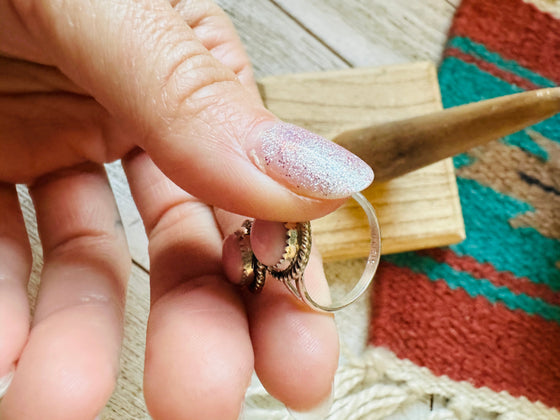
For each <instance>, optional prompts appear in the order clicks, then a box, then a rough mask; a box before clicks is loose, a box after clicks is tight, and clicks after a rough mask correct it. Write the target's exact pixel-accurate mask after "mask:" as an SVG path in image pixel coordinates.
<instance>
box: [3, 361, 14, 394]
mask: <svg viewBox="0 0 560 420" xmlns="http://www.w3.org/2000/svg"><path fill="white" fill-rule="evenodd" d="M14 372H15V368H12V370H11V371H10V372H9V373H8V374H7V375H4V376H3V377H1V378H0V398H2V397H3V396H4V395H6V392H8V387H9V386H10V384H11V383H12V379H14Z"/></svg>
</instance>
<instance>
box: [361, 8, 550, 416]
mask: <svg viewBox="0 0 560 420" xmlns="http://www.w3.org/2000/svg"><path fill="white" fill-rule="evenodd" d="M559 10H560V3H559V2H554V1H547V2H544V1H543V2H540V3H536V2H535V3H528V2H523V1H521V0H500V1H496V0H464V1H463V2H462V3H461V5H460V7H459V9H458V11H457V13H456V16H455V18H454V21H453V26H452V28H451V30H450V35H449V39H448V43H447V45H446V49H445V52H444V57H443V59H442V63H441V66H440V70H439V81H440V86H441V92H442V98H443V102H444V106H445V107H452V106H457V105H462V104H465V103H469V102H475V101H479V100H482V99H488V98H492V97H496V96H501V95H507V94H512V93H516V92H520V91H523V90H530V89H537V88H544V87H553V86H555V85H558V84H559V83H560V20H559V16H558V15H557V17H554V15H553V14H554V13H555V12H556V13H558V11H559ZM559 142H560V117H559V116H556V117H554V118H551V119H549V120H547V121H544V122H542V123H540V124H537V125H535V126H533V127H531V128H530V129H526V130H523V131H522V132H519V133H516V134H514V135H511V136H508V137H506V138H504V139H502V140H500V141H495V142H492V143H490V144H488V145H487V146H484V147H480V148H476V149H474V150H472V151H470V152H469V153H466V154H463V155H460V156H457V157H455V158H454V163H455V167H456V173H457V180H458V186H459V193H460V197H461V204H462V209H463V215H464V219H465V225H466V232H467V239H466V240H465V241H463V242H462V243H460V244H457V245H454V246H451V247H449V248H443V249H429V250H424V251H419V252H413V253H406V254H399V255H391V256H387V257H386V258H384V261H383V263H382V265H381V267H380V271H379V272H378V275H377V276H376V286H375V290H374V294H373V298H372V299H373V302H372V308H373V313H372V319H371V332H370V344H371V348H370V349H369V350H368V354H367V357H366V359H367V362H369V363H370V364H371V366H372V367H373V368H374V370H376V379H374V380H373V381H372V382H371V383H386V384H391V385H393V386H395V387H397V388H399V389H401V390H406V393H405V394H403V395H402V396H401V397H400V398H405V399H406V401H405V400H403V401H402V402H398V403H399V404H403V403H407V402H410V401H411V400H415V399H421V398H423V397H424V398H425V397H429V398H435V400H434V401H435V404H436V405H437V407H436V408H437V409H434V411H433V412H431V413H430V414H428V415H427V416H426V418H430V419H435V418H446V419H471V418H473V419H474V418H492V419H494V418H498V419H500V420H505V419H518V418H519V419H560V414H559V411H558V409H560V293H559V289H560V143H559ZM367 362H366V363H367ZM399 395H400V394H399ZM379 401H380V402H381V400H379ZM371 418H377V417H371Z"/></svg>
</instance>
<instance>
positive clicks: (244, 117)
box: [13, 0, 373, 220]
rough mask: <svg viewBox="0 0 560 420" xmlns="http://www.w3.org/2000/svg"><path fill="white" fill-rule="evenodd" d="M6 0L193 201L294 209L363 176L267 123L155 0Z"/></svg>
mask: <svg viewBox="0 0 560 420" xmlns="http://www.w3.org/2000/svg"><path fill="white" fill-rule="evenodd" d="M13 1H14V4H15V6H16V8H17V10H18V11H19V14H20V16H21V18H22V19H23V21H25V23H26V27H27V28H29V31H31V33H32V35H33V36H35V37H36V38H37V39H45V40H48V41H45V42H48V44H49V45H47V46H46V47H47V48H46V49H47V50H48V51H49V52H50V56H51V57H52V59H53V60H54V62H55V63H56V65H57V66H59V67H60V68H61V69H62V71H63V72H64V73H66V74H67V75H68V76H69V77H70V78H71V79H72V80H73V81H75V82H76V83H77V84H78V85H79V86H81V87H83V88H84V89H85V90H87V91H88V92H90V93H91V94H92V95H93V96H94V97H95V98H96V99H97V100H98V101H99V102H100V103H102V104H103V105H104V106H105V107H106V108H107V109H108V110H109V111H110V112H111V113H112V114H113V115H115V116H116V117H117V118H119V119H121V120H122V121H123V123H131V124H132V125H133V126H135V127H137V131H138V133H137V136H138V139H139V140H138V141H139V145H140V146H141V147H142V148H143V149H145V150H146V151H147V152H148V154H149V155H150V156H151V158H152V159H153V160H154V162H155V163H156V164H157V165H158V166H159V167H160V168H161V169H162V170H163V171H164V172H165V173H166V175H168V176H169V177H170V178H171V179H172V180H173V181H174V182H176V183H177V184H178V185H180V186H181V187H183V188H184V189H185V190H187V191H188V192H190V193H191V194H193V195H194V196H196V197H198V198H200V199H202V200H203V201H204V202H207V203H209V204H213V205H217V206H219V207H221V208H224V209H227V210H230V211H233V212H235V213H240V214H247V215H249V216H259V217H260V218H263V219H272V220H305V219H311V218H316V217H319V216H322V215H324V214H326V213H328V212H330V211H332V210H334V209H335V208H336V207H338V206H339V205H340V204H341V202H342V201H341V199H343V198H346V197H348V196H349V195H350V194H351V193H352V192H355V191H359V190H361V189H363V188H365V187H366V186H367V185H369V183H370V182H371V180H372V177H373V175H372V172H371V169H370V168H369V167H368V166H367V165H366V164H365V163H363V162H362V161H361V160H359V159H358V158H356V157H355V156H354V155H351V154H350V153H348V152H346V151H345V150H344V149H342V148H340V147H338V146H336V145H334V144H333V143H331V142H327V141H326V140H324V139H321V138H319V137H318V136H314V135H312V134H311V133H309V132H307V131H305V130H302V129H296V128H294V127H291V126H287V125H282V124H280V125H279V123H278V121H277V120H276V118H275V117H274V116H273V115H272V114H270V113H269V112H268V111H267V110H266V109H264V108H263V106H262V104H261V103H260V101H258V100H257V99H256V98H255V97H254V95H253V94H251V93H250V92H248V91H247V90H246V88H245V87H244V86H243V85H242V84H241V83H240V82H239V80H238V79H237V77H236V75H235V73H234V72H233V71H232V70H231V69H230V68H228V67H227V66H226V65H224V64H222V63H220V61H219V60H218V59H216V58H215V57H213V56H212V54H211V53H210V52H209V51H208V50H207V49H206V48H205V47H204V45H203V44H202V43H201V41H200V40H199V39H198V38H197V36H196V34H195V32H194V31H193V30H192V29H191V28H190V27H189V26H187V25H186V24H185V23H184V19H183V18H182V17H181V15H180V14H179V13H178V12H177V11H175V10H173V8H172V7H171V6H170V5H169V3H168V2H167V1H165V0H157V1H151V0H150V1H148V0H144V1H135V2H133V1H130V2H113V1H98V2H90V3H87V5H84V3H83V2H58V1H52V2H38V3H37V2H34V3H29V2H23V1H16V0H13ZM31 4H32V6H30V7H24V5H27V6H29V5H31ZM194 4H195V5H196V4H197V3H194ZM223 44H224V43H223V42H222V45H223ZM226 44H227V43H226ZM226 47H227V46H226ZM226 47H224V48H226ZM216 48H217V47H216ZM231 53H232V54H237V52H235V51H234V52H231ZM221 55H222V58H223V56H224V53H221ZM131 75H134V76H133V77H131Z"/></svg>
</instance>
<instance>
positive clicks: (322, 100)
mask: <svg viewBox="0 0 560 420" xmlns="http://www.w3.org/2000/svg"><path fill="white" fill-rule="evenodd" d="M259 88H260V91H261V96H262V98H263V100H264V102H265V105H266V106H267V107H268V109H270V110H271V111H272V112H273V113H274V114H276V115H277V116H278V117H279V118H282V119H283V120H285V121H287V122H291V123H294V124H297V125H300V126H302V127H305V128H307V129H309V130H311V131H313V132H315V133H318V134H320V135H322V136H324V137H326V138H330V139H332V138H334V137H335V136H336V135H337V134H338V133H340V132H342V131H345V130H349V129H355V128H360V127H364V126H367V125H373V124H376V123H381V122H385V121H390V120H398V119H402V118H405V117H412V116H416V115H421V114H425V113H429V112H433V111H437V110H440V109H441V108H442V105H441V97H440V93H439V86H438V82H437V74H436V70H435V67H434V65H433V64H432V63H428V62H421V63H413V64H406V65H396V66H386V67H376V68H360V69H349V70H340V71H332V72H321V73H306V74H292V75H286V76H274V77H269V78H265V79H263V80H261V81H260V83H259ZM364 195H365V196H366V197H367V198H368V200H369V201H370V202H371V203H372V204H373V206H374V207H375V209H376V211H377V215H378V218H379V223H380V226H381V235H382V251H383V253H394V252H403V251H410V250H415V249H421V248H428V247H435V246H444V245H449V244H452V243H456V242H459V241H461V240H462V239H464V238H465V228H464V224H463V217H462V214H461V206H460V202H459V196H458V191H457V184H456V181H455V174H454V171H453V164H452V162H451V160H450V159H446V160H443V161H441V162H438V163H436V164H434V165H430V166H428V167H425V168H423V169H420V170H418V171H415V172H412V173H410V174H408V175H405V176H402V177H400V178H397V179H394V180H392V181H389V182H386V183H380V184H376V183H375V182H374V183H373V185H372V186H371V187H370V188H368V189H367V190H366V191H364ZM312 226H313V233H314V239H313V240H314V243H315V244H316V245H317V247H318V248H319V249H320V251H321V253H322V255H323V258H325V259H326V260H336V259H346V258H357V257H364V256H367V254H368V251H369V229H368V226H367V220H366V218H365V216H364V215H363V211H362V210H361V209H360V207H359V206H358V205H357V204H356V203H355V202H354V201H353V200H350V201H349V202H348V203H347V204H345V205H344V206H343V207H342V208H341V209H339V210H338V211H336V212H335V213H333V214H330V215H328V216H326V217H324V218H322V219H319V220H315V221H313V222H312Z"/></svg>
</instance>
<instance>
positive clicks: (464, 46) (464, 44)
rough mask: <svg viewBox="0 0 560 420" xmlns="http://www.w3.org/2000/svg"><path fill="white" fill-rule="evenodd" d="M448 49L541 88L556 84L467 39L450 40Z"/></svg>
mask: <svg viewBox="0 0 560 420" xmlns="http://www.w3.org/2000/svg"><path fill="white" fill-rule="evenodd" d="M448 46H449V47H454V48H457V49H459V50H460V51H462V52H464V53H465V54H469V55H472V56H474V57H476V58H480V59H482V60H484V61H487V62H489V63H492V64H495V65H496V66H497V67H499V68H500V69H502V70H506V71H509V72H510V73H513V74H515V75H517V76H520V77H522V78H524V79H527V80H528V81H530V82H532V83H534V84H535V85H537V86H542V87H554V86H556V83H554V82H553V81H552V80H550V79H547V78H546V77H543V76H541V75H540V74H538V73H535V72H534V71H531V70H529V69H527V68H525V67H523V66H521V65H520V64H519V63H517V62H516V61H514V60H506V59H504V58H502V56H500V54H497V53H495V52H491V51H489V50H488V49H487V48H486V47H485V46H484V45H482V44H478V43H476V42H474V41H472V40H470V39H469V38H466V37H461V36H457V37H454V38H451V39H450V40H449V42H448Z"/></svg>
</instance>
